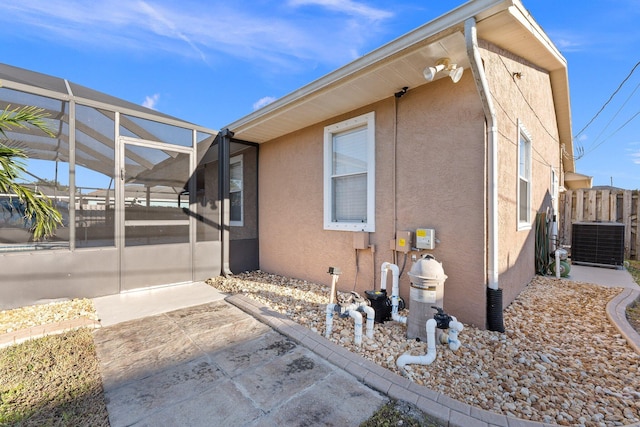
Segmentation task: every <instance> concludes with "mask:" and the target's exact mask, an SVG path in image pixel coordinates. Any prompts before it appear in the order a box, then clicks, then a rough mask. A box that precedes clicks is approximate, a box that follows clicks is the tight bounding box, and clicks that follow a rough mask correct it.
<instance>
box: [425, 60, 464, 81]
mask: <svg viewBox="0 0 640 427" xmlns="http://www.w3.org/2000/svg"><path fill="white" fill-rule="evenodd" d="M441 71H444V72H445V74H447V75H448V76H449V77H451V80H452V81H453V82H454V83H458V82H459V81H460V79H461V78H462V73H463V72H464V68H462V67H458V65H457V64H452V63H451V60H450V59H449V58H441V59H438V61H437V62H436V65H435V66H433V67H426V68H425V69H424V71H423V72H422V74H423V75H424V78H425V79H426V80H427V81H428V82H430V81H433V79H434V78H435V77H436V74H438V73H439V72H441Z"/></svg>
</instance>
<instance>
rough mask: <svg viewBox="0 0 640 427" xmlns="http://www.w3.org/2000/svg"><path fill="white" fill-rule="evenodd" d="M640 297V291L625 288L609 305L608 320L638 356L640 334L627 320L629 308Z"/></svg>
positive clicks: (639, 351) (639, 352)
mask: <svg viewBox="0 0 640 427" xmlns="http://www.w3.org/2000/svg"><path fill="white" fill-rule="evenodd" d="M638 297H640V291H639V290H636V289H631V288H624V289H623V290H622V292H620V293H619V294H618V295H616V296H615V297H614V298H613V299H612V300H611V301H609V302H608V303H607V306H606V312H607V318H608V319H609V321H610V322H611V323H613V325H614V326H615V328H616V329H617V330H618V332H620V334H621V335H622V336H623V337H624V339H625V340H626V341H627V344H628V345H629V346H630V347H631V348H632V349H633V350H634V351H635V352H636V353H638V354H640V334H638V332H636V330H635V329H634V328H633V327H632V326H631V324H630V323H629V321H628V320H627V315H626V310H627V307H628V306H629V305H631V304H633V302H634V301H635V300H636V299H637V298H638Z"/></svg>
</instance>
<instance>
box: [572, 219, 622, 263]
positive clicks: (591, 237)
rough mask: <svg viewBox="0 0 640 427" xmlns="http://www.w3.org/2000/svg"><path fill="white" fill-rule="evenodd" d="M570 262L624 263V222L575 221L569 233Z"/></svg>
mask: <svg viewBox="0 0 640 427" xmlns="http://www.w3.org/2000/svg"><path fill="white" fill-rule="evenodd" d="M571 262H572V263H574V264H585V265H597V266H604V267H610V266H622V265H623V264H624V224H620V223H617V222H576V223H574V224H573V225H572V233H571Z"/></svg>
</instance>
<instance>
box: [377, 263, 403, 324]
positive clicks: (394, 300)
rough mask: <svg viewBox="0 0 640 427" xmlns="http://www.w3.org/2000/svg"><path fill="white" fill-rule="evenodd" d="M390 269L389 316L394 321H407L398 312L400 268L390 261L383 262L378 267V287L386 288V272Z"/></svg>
mask: <svg viewBox="0 0 640 427" xmlns="http://www.w3.org/2000/svg"><path fill="white" fill-rule="evenodd" d="M389 270H391V272H392V277H393V284H392V287H391V318H392V319H393V320H395V321H396V322H400V323H407V318H406V317H405V316H400V315H399V314H398V300H399V298H400V285H399V284H398V282H399V281H400V269H399V268H398V266H397V265H395V264H391V263H390V262H383V263H382V266H381V267H380V289H383V290H386V289H387V273H388V272H389Z"/></svg>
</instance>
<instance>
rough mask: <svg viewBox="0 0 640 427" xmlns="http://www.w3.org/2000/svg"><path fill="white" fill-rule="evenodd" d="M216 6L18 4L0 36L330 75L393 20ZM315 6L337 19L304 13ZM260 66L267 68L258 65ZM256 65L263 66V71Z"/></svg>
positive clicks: (114, 1)
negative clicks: (318, 69) (319, 69)
mask: <svg viewBox="0 0 640 427" xmlns="http://www.w3.org/2000/svg"><path fill="white" fill-rule="evenodd" d="M251 3H252V4H250V5H247V4H245V3H233V2H227V1H223V0H183V1H181V2H179V3H175V2H172V1H169V0H144V1H142V0H137V1H136V0H110V1H109V2H86V1H84V0H48V1H47V2H42V1H41V0H22V1H20V2H0V26H3V27H4V29H5V32H7V33H8V32H10V31H15V32H17V33H18V34H28V35H29V36H30V37H33V38H35V37H37V38H40V39H42V40H43V41H44V42H47V41H49V40H53V39H55V40H56V43H60V42H64V43H67V44H69V45H71V46H73V47H74V48H83V47H84V48H86V47H89V48H91V49H100V50H116V51H122V50H129V51H131V50H135V51H139V52H144V53H145V54H157V53H158V52H166V53H168V54H171V55H179V56H181V57H188V58H193V59H197V60H201V61H204V62H205V63H207V64H210V63H211V64H215V63H216V61H215V60H216V58H220V57H227V58H228V57H231V58H236V59H241V60H243V61H247V62H250V63H251V64H260V65H259V66H261V67H262V68H263V69H265V70H266V69H269V70H270V71H271V72H274V71H278V70H280V71H291V69H295V68H296V67H300V65H301V63H305V62H306V63H308V64H313V65H312V66H316V65H317V64H323V65H325V66H328V67H330V68H333V67H335V66H336V65H341V64H344V63H345V62H348V61H350V60H352V59H353V55H354V54H353V52H360V51H363V50H364V49H366V48H368V47H369V45H368V43H369V42H370V41H371V40H376V42H377V37H378V36H379V34H380V32H382V31H386V29H385V28H384V26H383V25H382V21H384V20H385V19H388V18H390V17H392V16H393V14H392V12H390V11H388V10H383V9H379V8H374V7H370V6H367V5H366V4H365V3H362V2H358V1H355V0H342V1H337V0H291V1H290V3H287V4H282V3H278V2H274V3H268V4H265V3H264V2H251ZM299 6H319V7H322V8H323V9H325V11H326V10H329V11H334V12H338V13H321V12H320V13H308V11H305V10H303V9H304V8H300V7H299ZM265 63H267V64H265ZM262 64H265V65H268V67H264V66H263V65H262Z"/></svg>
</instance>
